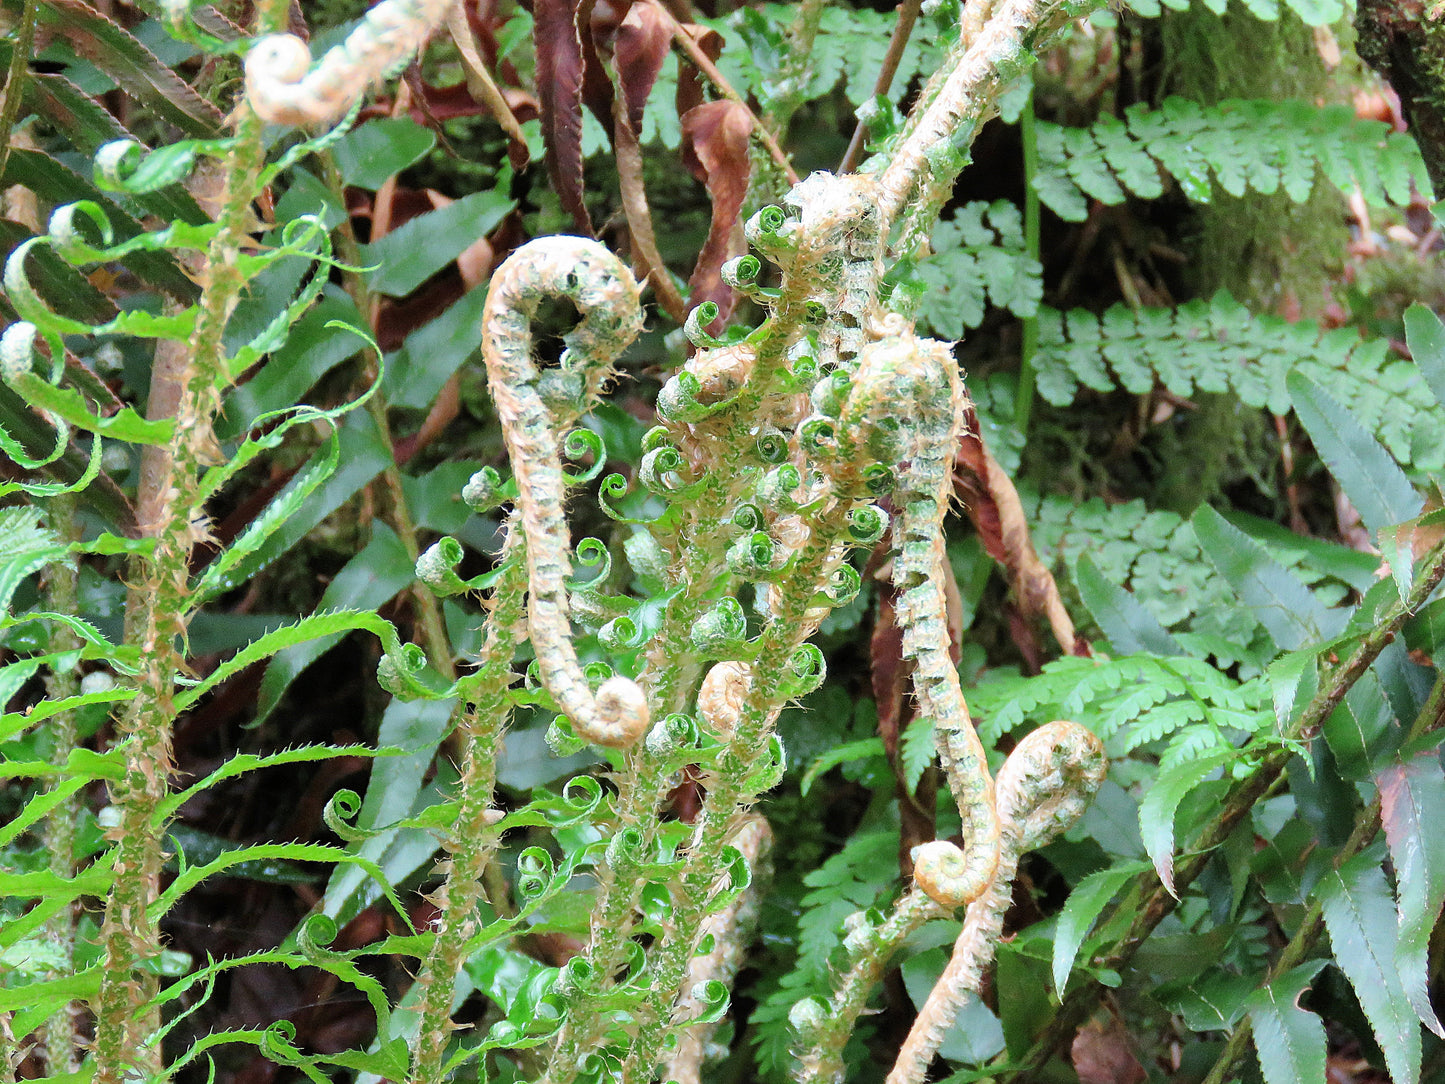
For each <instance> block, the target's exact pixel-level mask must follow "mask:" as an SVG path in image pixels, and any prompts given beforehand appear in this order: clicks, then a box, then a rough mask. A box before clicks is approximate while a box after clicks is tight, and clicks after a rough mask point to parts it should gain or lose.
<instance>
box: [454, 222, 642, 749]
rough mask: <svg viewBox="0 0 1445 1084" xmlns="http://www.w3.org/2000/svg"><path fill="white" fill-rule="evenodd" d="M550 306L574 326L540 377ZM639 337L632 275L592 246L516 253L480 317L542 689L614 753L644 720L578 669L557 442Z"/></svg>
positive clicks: (617, 683)
mask: <svg viewBox="0 0 1445 1084" xmlns="http://www.w3.org/2000/svg"><path fill="white" fill-rule="evenodd" d="M555 297H566V298H569V299H570V300H571V301H572V302H573V304H575V305H576V306H577V310H578V312H579V313H580V314H581V316H582V320H581V322H580V323H579V324H578V325H577V327H576V328H574V329H573V330H572V331H571V332H569V333H568V334H567V335H566V336H565V340H564V341H565V342H566V344H567V348H566V350H565V351H564V352H563V354H562V360H561V365H560V367H559V368H556V369H548V370H545V371H543V370H542V369H539V368H538V366H537V362H536V360H535V359H534V358H533V356H532V318H533V317H534V316H535V315H536V312H537V308H538V306H539V305H541V303H542V302H543V301H544V300H546V299H548V298H555ZM641 327H642V307H641V304H640V302H639V300H638V296H637V283H636V282H635V281H634V280H633V278H632V274H631V272H629V271H628V270H627V268H626V267H625V266H624V265H623V263H622V261H621V260H619V259H618V258H617V257H616V256H614V255H612V253H610V252H608V251H607V249H605V248H604V247H602V246H601V245H600V244H598V243H597V242H595V241H588V240H585V239H583V238H580V237H543V238H539V239H537V240H535V241H532V242H530V243H528V244H526V245H524V246H523V247H522V248H520V249H518V250H517V251H516V252H514V253H513V254H512V255H511V256H510V257H508V258H507V260H506V261H505V262H504V263H503V264H502V266H501V267H499V268H498V269H497V271H496V274H495V275H494V276H493V277H492V285H491V289H490V290H489V291H488V293H487V303H486V308H485V310H484V312H483V315H482V356H483V359H484V360H485V362H486V366H487V379H488V381H489V383H490V385H491V390H492V399H493V401H494V402H495V403H496V406H497V414H498V416H499V417H500V418H501V421H502V434H503V436H504V438H505V439H506V442H507V452H508V454H509V455H510V457H511V461H512V472H513V475H514V476H515V478H516V481H517V503H518V505H519V507H520V509H521V513H522V516H521V526H522V531H523V533H524V534H525V535H526V538H527V546H526V554H527V573H528V581H529V586H530V598H529V600H528V604H527V624H528V629H529V631H530V633H531V637H532V644H533V647H534V648H535V649H536V652H537V665H538V668H539V670H540V672H541V675H542V684H543V685H544V686H545V687H546V689H547V691H548V692H549V693H551V694H552V697H553V699H554V700H556V701H557V706H558V707H559V708H560V709H561V711H562V712H563V714H565V715H566V716H567V718H568V719H570V720H571V721H572V725H573V727H574V728H575V729H576V731H577V734H578V735H579V736H580V737H582V738H584V739H586V740H587V741H590V742H595V743H597V744H598V745H606V746H612V747H614V748H622V747H625V746H629V745H632V744H633V743H634V742H636V741H638V740H639V739H640V738H641V737H642V736H643V735H644V734H645V733H647V725H648V719H649V717H650V713H649V711H648V706H647V698H646V696H645V694H644V693H643V691H642V689H641V688H639V687H638V685H637V683H636V682H634V681H632V680H631V679H629V678H625V677H620V676H619V677H612V678H609V679H607V680H606V681H604V682H603V683H602V686H601V687H600V688H599V689H598V690H597V691H596V692H595V693H594V692H593V691H592V690H591V689H590V688H588V685H587V679H586V678H585V677H584V676H583V673H582V668H581V666H580V665H579V664H578V662H577V652H576V649H575V648H574V647H573V646H572V627H571V623H570V621H569V618H568V609H569V607H568V599H567V579H568V577H569V576H570V575H571V574H572V564H571V560H570V557H569V553H570V550H571V545H570V541H569V535H568V531H567V517H566V515H565V513H564V510H563V503H564V501H565V497H566V494H565V486H564V479H563V476H562V464H561V458H560V453H559V444H558V433H559V432H560V431H561V430H563V429H565V428H567V427H568V426H570V425H572V423H574V422H575V421H576V420H577V418H578V417H579V416H580V415H581V414H582V413H583V412H584V411H586V410H587V409H588V406H589V405H590V404H591V403H592V401H593V400H594V399H595V398H596V397H597V395H598V393H599V392H600V391H601V389H602V386H603V385H604V384H605V383H606V382H607V379H608V377H610V376H611V375H612V363H613V362H614V361H615V360H616V359H617V358H618V356H619V355H620V354H621V353H622V351H624V350H626V349H627V347H628V345H629V344H630V343H631V342H632V340H633V339H634V338H636V336H637V333H638V331H639V330H641Z"/></svg>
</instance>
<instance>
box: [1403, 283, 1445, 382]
mask: <svg viewBox="0 0 1445 1084" xmlns="http://www.w3.org/2000/svg"><path fill="white" fill-rule="evenodd" d="M1405 342H1406V343H1408V344H1409V347H1410V356H1411V357H1413V358H1414V359H1415V366H1416V367H1417V368H1418V369H1419V370H1420V372H1421V373H1422V374H1423V375H1424V377H1425V383H1426V384H1428V385H1429V386H1430V390H1431V391H1432V392H1433V393H1434V395H1435V400H1436V402H1438V403H1439V404H1440V406H1441V407H1442V408H1445V324H1442V323H1441V322H1440V317H1438V316H1436V315H1435V314H1434V313H1433V312H1431V311H1430V310H1429V309H1427V308H1426V307H1425V306H1424V305H1422V304H1420V303H1419V302H1418V301H1417V302H1415V304H1413V305H1411V306H1410V307H1409V308H1408V309H1406V310H1405Z"/></svg>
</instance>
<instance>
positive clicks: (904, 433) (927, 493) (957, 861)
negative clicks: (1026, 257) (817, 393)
mask: <svg viewBox="0 0 1445 1084" xmlns="http://www.w3.org/2000/svg"><path fill="white" fill-rule="evenodd" d="M967 401H968V400H967V396H966V395H965V393H964V390H963V382H962V381H961V380H960V379H959V375H958V365H957V363H956V362H955V361H954V359H953V353H952V351H951V350H950V349H949V348H948V346H947V345H946V344H944V343H940V342H935V341H933V340H930V339H919V338H917V337H916V336H914V335H912V334H903V335H894V336H889V337H888V338H884V339H880V340H878V341H877V342H874V343H870V344H869V345H868V346H867V347H865V348H864V350H863V353H862V356H861V359H860V361H859V365H858V371H857V373H856V374H855V375H854V378H853V393H852V394H851V395H850V396H849V398H848V400H847V402H846V403H845V404H844V407H843V411H842V413H841V415H840V416H839V422H840V431H841V434H842V447H843V453H844V457H845V459H846V460H847V461H848V462H850V463H853V464H883V463H902V464H904V466H903V467H902V468H901V469H900V471H899V473H898V476H897V478H896V479H895V483H894V485H895V489H894V493H895V499H896V500H897V502H898V504H900V505H901V506H902V515H901V516H900V518H899V520H898V521H897V523H896V524H895V526H894V546H893V548H894V558H893V583H894V585H895V587H896V588H897V589H898V603H897V607H898V610H897V613H898V623H899V625H900V627H901V628H902V630H903V655H904V657H905V658H911V659H913V660H915V665H916V670H915V671H914V676H913V688H914V692H915V694H916V695H917V697H918V702H919V707H920V709H921V711H922V713H923V714H924V715H926V716H929V717H931V718H933V719H934V720H935V722H936V726H937V735H938V749H939V755H940V757H941V759H942V761H943V765H944V769H945V771H946V772H947V774H948V782H949V787H950V789H951V790H952V791H953V796H954V800H955V801H956V802H957V803H958V810H959V813H960V814H961V816H962V817H963V825H964V847H963V849H962V850H960V849H959V848H958V847H956V846H954V845H953V844H951V843H948V842H944V841H935V842H932V843H929V844H926V845H925V846H924V847H922V848H920V850H919V854H918V856H917V857H916V858H915V861H914V879H915V880H916V881H917V882H918V885H919V887H920V888H922V889H923V890H924V891H925V892H927V893H928V895H929V896H930V897H931V898H933V899H934V900H936V901H937V902H939V903H942V904H944V905H946V906H950V907H961V906H963V905H964V904H967V903H970V902H971V901H973V900H974V899H976V898H977V897H978V896H979V895H980V894H981V893H982V892H983V891H984V889H986V888H987V887H988V885H989V883H990V882H991V881H992V880H993V879H994V873H995V870H996V868H997V866H998V850H999V827H998V817H997V815H996V813H995V812H994V789H993V780H992V778H990V776H989V771H988V761H987V760H986V759H985V756H984V751H983V746H982V745H981V744H980V743H979V740H978V735H977V733H975V731H974V727H973V720H972V719H971V718H970V716H969V712H968V704H967V702H966V701H965V700H964V698H963V690H962V689H961V687H960V686H959V681H958V671H957V669H956V668H955V667H954V664H953V659H952V657H951V655H950V653H949V635H948V621H947V616H946V612H945V602H944V597H943V586H942V583H943V579H942V578H943V576H945V575H947V574H948V573H947V565H946V564H945V557H944V551H943V517H944V514H945V512H946V511H947V508H948V499H949V495H950V494H951V493H952V485H953V484H952V478H951V469H952V463H953V456H954V451H955V449H956V448H957V447H958V438H959V435H960V432H959V430H960V427H961V426H962V424H963V417H964V410H965V408H966V405H967ZM865 469H866V468H865Z"/></svg>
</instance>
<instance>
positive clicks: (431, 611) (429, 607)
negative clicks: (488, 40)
mask: <svg viewBox="0 0 1445 1084" xmlns="http://www.w3.org/2000/svg"><path fill="white" fill-rule="evenodd" d="M320 159H321V169H322V176H323V179H324V181H325V183H326V187H327V189H328V190H329V191H330V193H331V195H332V196H333V197H335V199H336V201H337V205H338V206H341V207H345V206H346V194H345V189H344V185H343V183H342V180H341V171H340V170H339V169H337V167H336V159H335V158H334V157H333V156H332V154H331V153H330V152H329V151H328V152H327V153H325V154H322V155H320ZM335 233H336V251H337V254H338V255H339V256H340V258H341V262H342V263H344V264H346V265H348V266H349V267H360V266H361V264H362V259H361V247H360V246H359V245H358V244H357V241H356V232H355V231H354V230H353V229H352V228H351V218H350V216H348V217H346V218H345V219H343V220H342V222H341V224H340V225H339V226H338V227H337V228H336V231H335ZM342 284H343V286H344V287H345V289H346V292H347V294H348V295H349V296H350V298H351V300H352V302H353V303H354V304H355V305H356V311H357V312H359V313H360V314H361V315H362V318H363V319H368V318H369V315H370V313H371V312H372V310H373V302H374V300H375V298H374V296H373V295H372V293H371V292H370V291H369V290H368V289H367V288H366V283H365V282H364V281H362V278H361V275H360V274H359V273H358V272H356V271H344V272H342ZM372 330H373V331H374V330H375V329H374V328H373V329H372ZM365 358H366V360H365V361H364V362H363V363H362V373H361V376H362V379H363V380H365V381H366V382H367V383H372V382H375V381H376V379H377V377H378V375H379V371H378V368H377V359H376V357H374V356H373V354H372V351H370V350H367V351H366V352H365ZM366 409H367V412H368V413H370V415H371V418H372V421H374V422H375V423H376V428H377V431H378V432H379V433H380V434H381V439H382V441H383V443H384V444H385V445H386V447H388V448H394V447H395V444H394V442H393V441H392V437H391V423H390V420H389V419H388V418H387V404H386V396H385V394H384V393H383V391H382V390H381V389H380V388H378V389H377V390H376V391H375V392H374V393H373V394H372V396H371V398H369V399H368V400H367V401H366ZM381 486H382V492H383V493H384V494H385V500H384V502H383V504H382V517H383V519H384V520H385V521H386V523H387V524H388V525H389V526H390V527H391V529H392V530H394V531H395V532H396V536H397V537H398V538H399V539H401V544H402V548H403V549H405V550H406V554H407V557H408V558H410V560H411V562H412V564H416V559H417V558H418V557H420V556H421V544H420V543H419V542H418V541H417V527H416V521H415V520H413V519H412V517H411V508H410V506H408V504H407V503H406V491H405V490H404V489H403V488H402V484H401V468H400V467H398V466H397V465H396V460H395V459H391V458H388V459H387V463H386V466H385V467H383V468H382V472H381ZM408 590H409V593H410V595H411V602H412V605H413V606H414V607H415V608H416V617H417V633H418V638H419V639H420V641H421V647H422V650H423V651H425V652H426V656H427V660H428V661H429V662H430V663H431V664H432V666H434V667H436V669H437V672H438V673H440V674H441V675H442V676H443V677H445V678H446V680H447V681H453V680H455V678H456V666H455V664H454V663H453V661H452V648H451V640H450V638H449V637H448V636H447V626H446V619H445V617H444V616H443V614H442V606H441V602H440V601H439V600H438V599H437V597H436V596H435V595H434V594H432V593H431V591H430V590H428V589H427V587H426V585H425V584H423V583H420V582H416V583H413V584H412V585H411V587H410V588H409V589H408Z"/></svg>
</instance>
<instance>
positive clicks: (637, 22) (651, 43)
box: [612, 4, 672, 132]
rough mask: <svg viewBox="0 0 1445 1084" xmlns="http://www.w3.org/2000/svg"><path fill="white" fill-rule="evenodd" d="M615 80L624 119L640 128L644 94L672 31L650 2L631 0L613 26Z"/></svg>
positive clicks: (654, 78) (658, 68)
mask: <svg viewBox="0 0 1445 1084" xmlns="http://www.w3.org/2000/svg"><path fill="white" fill-rule="evenodd" d="M612 48H613V63H614V64H615V65H616V68H617V82H618V83H619V85H620V86H621V87H622V97H623V99H624V100H625V101H626V104H627V119H628V122H629V123H630V124H631V125H632V130H633V131H634V132H640V131H642V111H643V109H644V107H645V106H646V105H647V96H648V95H649V94H651V93H652V87H653V85H654V84H655V83H656V82H657V75H658V73H659V72H660V71H662V62H663V61H664V60H666V59H667V54H668V51H669V50H670V49H671V48H672V33H671V31H670V30H669V28H668V24H667V20H666V19H665V18H663V15H662V12H660V11H659V10H658V9H657V8H655V7H653V6H652V5H651V4H633V5H632V7H630V8H629V9H628V11H627V16H626V18H624V19H623V20H622V23H621V24H620V25H619V26H618V27H617V35H616V37H615V39H614V40H613V46H612Z"/></svg>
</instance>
